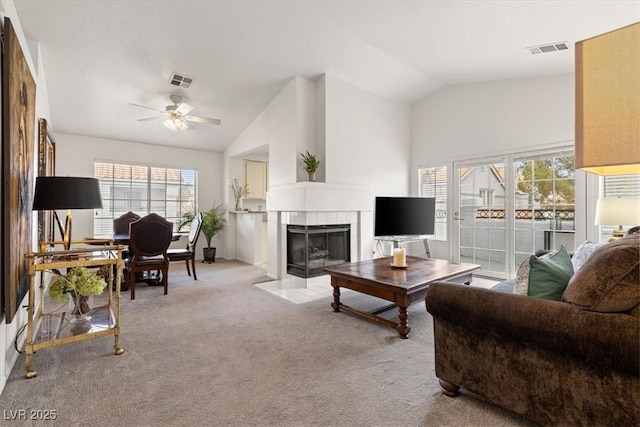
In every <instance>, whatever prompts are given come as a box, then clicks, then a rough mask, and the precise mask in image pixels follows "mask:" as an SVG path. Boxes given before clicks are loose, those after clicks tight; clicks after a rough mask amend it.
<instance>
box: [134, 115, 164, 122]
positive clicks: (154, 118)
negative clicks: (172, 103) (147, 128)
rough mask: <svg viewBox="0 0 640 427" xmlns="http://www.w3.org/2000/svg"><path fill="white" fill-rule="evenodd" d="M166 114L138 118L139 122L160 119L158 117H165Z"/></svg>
mask: <svg viewBox="0 0 640 427" xmlns="http://www.w3.org/2000/svg"><path fill="white" fill-rule="evenodd" d="M164 118H165V116H155V117H147V118H145V119H138V121H139V122H145V121H147V120H158V119H164Z"/></svg>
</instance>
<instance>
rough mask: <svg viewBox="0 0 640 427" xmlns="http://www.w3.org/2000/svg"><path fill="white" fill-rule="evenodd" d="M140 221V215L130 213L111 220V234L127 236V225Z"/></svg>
mask: <svg viewBox="0 0 640 427" xmlns="http://www.w3.org/2000/svg"><path fill="white" fill-rule="evenodd" d="M139 219H140V215H138V214H136V213H133V212H131V211H129V212H127V213H126V214H123V215H121V216H120V217H118V218H116V219H114V220H113V234H129V224H131V223H132V222H133V221H137V220H139Z"/></svg>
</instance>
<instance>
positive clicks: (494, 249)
mask: <svg viewBox="0 0 640 427" xmlns="http://www.w3.org/2000/svg"><path fill="white" fill-rule="evenodd" d="M504 160H505V159H504V158H497V159H491V160H488V161H481V162H461V163H456V164H455V174H454V188H455V191H456V196H455V198H454V200H455V204H454V214H453V220H454V242H457V243H458V248H457V250H456V251H455V252H454V254H456V253H457V256H458V259H457V260H458V261H460V262H468V263H472V264H480V265H481V266H482V270H481V271H480V272H479V273H478V274H480V275H483V276H488V277H496V278H505V277H506V272H507V270H506V265H507V255H506V254H507V247H508V241H507V234H506V223H505V209H506V200H507V195H508V194H509V193H508V191H509V189H508V188H507V185H506V180H505V176H506V175H505V174H506V168H505V161H504ZM456 237H457V238H456ZM454 258H455V257H454Z"/></svg>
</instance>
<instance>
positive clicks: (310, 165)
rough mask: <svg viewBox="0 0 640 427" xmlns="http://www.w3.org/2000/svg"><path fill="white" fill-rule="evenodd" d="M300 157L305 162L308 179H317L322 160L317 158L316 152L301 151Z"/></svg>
mask: <svg viewBox="0 0 640 427" xmlns="http://www.w3.org/2000/svg"><path fill="white" fill-rule="evenodd" d="M300 157H301V158H302V162H303V163H304V170H306V171H307V179H308V180H309V181H315V180H316V170H318V165H319V164H320V162H319V161H318V159H316V156H315V155H314V154H311V153H309V152H308V151H307V153H306V154H305V153H300Z"/></svg>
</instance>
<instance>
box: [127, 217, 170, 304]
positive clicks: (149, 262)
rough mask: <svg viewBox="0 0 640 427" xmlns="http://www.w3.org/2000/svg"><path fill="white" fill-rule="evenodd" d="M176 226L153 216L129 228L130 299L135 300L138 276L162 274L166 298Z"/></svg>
mask: <svg viewBox="0 0 640 427" xmlns="http://www.w3.org/2000/svg"><path fill="white" fill-rule="evenodd" d="M172 235H173V223H172V222H170V221H167V220H166V219H164V218H163V217H161V216H160V215H158V214H155V213H151V214H149V215H147V216H145V217H142V218H140V219H139V220H137V221H134V222H132V223H131V224H129V247H130V249H131V259H129V260H127V262H126V270H127V282H128V283H129V289H130V291H131V299H135V298H136V273H138V272H145V271H149V270H156V269H157V270H160V271H161V274H162V282H161V283H162V285H163V286H164V294H165V295H167V290H168V287H169V257H168V256H167V249H168V248H169V245H170V244H171V237H172Z"/></svg>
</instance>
